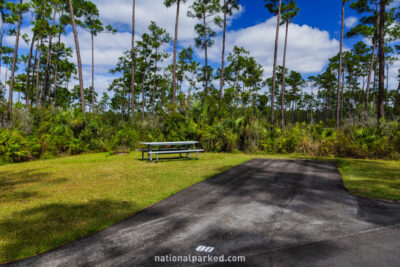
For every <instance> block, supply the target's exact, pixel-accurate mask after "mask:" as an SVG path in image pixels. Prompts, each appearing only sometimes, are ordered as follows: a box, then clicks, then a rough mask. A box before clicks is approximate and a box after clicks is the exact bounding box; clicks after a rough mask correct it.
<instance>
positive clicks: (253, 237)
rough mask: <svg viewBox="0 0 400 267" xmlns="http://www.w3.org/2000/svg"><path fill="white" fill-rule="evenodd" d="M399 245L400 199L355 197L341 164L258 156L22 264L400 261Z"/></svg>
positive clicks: (358, 263) (347, 263) (391, 263)
mask: <svg viewBox="0 0 400 267" xmlns="http://www.w3.org/2000/svg"><path fill="white" fill-rule="evenodd" d="M198 246H207V247H213V248H214V250H213V251H212V252H211V253H207V252H197V251H196V248H198ZM399 247H400V204H390V203H384V202H378V201H373V200H367V199H362V198H358V197H355V196H353V195H350V194H349V193H347V192H346V190H345V188H344V187H343V183H342V180H341V177H340V174H339V173H338V171H337V167H336V164H335V163H333V162H317V161H306V160H304V161H303V160H296V161H292V160H264V159H255V160H251V161H249V162H247V163H244V164H242V165H240V166H237V167H235V168H233V169H231V170H229V171H226V172H224V173H222V174H220V175H217V176H215V177H213V178H211V179H209V180H206V181H204V182H201V183H199V184H196V185H194V186H192V187H190V188H188V189H186V190H184V191H182V192H180V193H178V194H176V195H174V196H172V197H170V198H168V199H166V200H164V201H162V202H160V203H158V204H156V205H154V206H152V207H150V208H147V209H145V210H143V211H142V212H140V213H138V214H136V215H134V216H132V217H130V218H128V219H126V220H124V221H122V222H120V223H118V224H116V225H114V226H112V227H110V228H107V229H105V230H103V231H101V232H99V233H96V234H94V235H92V236H89V237H86V238H83V239H80V240H77V241H75V242H72V243H70V244H67V245H65V246H63V247H60V248H58V249H55V250H52V251H49V252H47V253H44V254H41V255H39V256H36V257H32V258H28V259H25V260H23V261H19V262H16V263H14V264H16V265H21V266H82V265H85V266H91V265H102V266H130V265H141V266H143V265H148V266H151V265H154V256H156V255H160V256H162V255H195V256H198V255H216V256H220V255H222V254H223V255H225V256H246V263H245V264H246V265H253V266H254V265H259V266H261V265H262V266H287V265H297V266H298V265H307V266H332V265H333V266H396V265H398V264H399V262H400V253H399ZM171 265H172V264H171ZM180 265H185V264H184V263H181V264H180Z"/></svg>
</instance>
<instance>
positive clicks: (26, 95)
mask: <svg viewBox="0 0 400 267" xmlns="http://www.w3.org/2000/svg"><path fill="white" fill-rule="evenodd" d="M35 36H36V33H33V37H32V41H31V48H30V50H29V56H28V67H27V69H26V79H25V100H26V107H29V81H30V76H29V74H30V72H31V61H32V54H33V47H34V45H35Z"/></svg>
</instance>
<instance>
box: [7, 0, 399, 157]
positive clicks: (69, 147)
mask: <svg viewBox="0 0 400 267" xmlns="http://www.w3.org/2000/svg"><path fill="white" fill-rule="evenodd" d="M184 2H186V0H165V8H176V11H177V17H176V30H175V33H168V32H167V31H166V30H165V29H163V28H162V26H160V25H157V24H156V23H155V22H151V24H150V25H149V26H148V31H147V32H146V33H144V34H143V35H142V36H141V38H140V39H139V40H135V35H134V33H135V0H133V1H132V14H133V16H132V48H131V49H130V50H129V51H126V52H125V53H124V54H123V55H121V57H120V59H119V61H118V64H117V65H116V66H115V67H114V68H112V69H111V70H110V73H111V74H113V75H115V79H114V80H113V82H112V83H111V85H110V86H109V88H108V91H109V93H108V94H107V93H103V95H98V93H97V91H96V88H95V84H94V80H95V79H94V75H95V72H94V60H95V55H94V52H93V50H92V59H93V60H92V79H91V81H84V79H83V75H82V63H81V55H80V49H79V36H78V31H77V28H83V29H85V30H86V31H88V32H89V33H90V35H91V42H92V48H93V44H94V42H95V40H96V36H97V35H98V34H100V33H108V34H114V33H115V32H116V29H114V27H113V26H112V25H104V24H103V23H102V21H101V20H100V16H99V11H98V8H97V6H96V5H95V4H94V3H92V2H90V1H85V0H49V1H41V0H31V1H23V0H19V1H4V0H2V1H0V17H1V36H0V62H1V64H2V68H3V73H0V75H4V76H5V80H6V83H5V84H4V83H1V84H0V126H1V128H0V163H6V162H20V161H26V160H31V159H35V158H51V157H54V156H57V155H63V154H64V155H65V154H72V155H74V154H78V153H82V152H99V151H102V152H105V151H115V150H123V151H130V150H133V149H135V148H137V147H138V142H140V141H167V140H168V141H174V140H199V141H200V142H201V145H202V146H203V147H204V148H205V149H206V150H207V151H218V152H238V151H244V152H252V153H300V154H306V155H310V156H342V157H360V158H390V159H400V122H399V118H400V70H399V77H398V78H399V85H398V87H397V88H390V87H389V81H388V79H389V71H388V70H389V66H390V65H392V64H393V63H394V62H395V61H396V60H398V58H397V56H398V54H399V52H400V46H399V45H398V43H399V42H398V41H399V39H400V7H398V6H396V5H393V1H391V0H353V1H350V0H343V1H339V0H337V4H338V5H341V6H342V7H343V12H342V24H341V33H342V34H341V45H340V51H338V54H337V55H336V56H334V57H332V58H330V60H329V64H328V66H327V67H326V69H325V70H324V71H323V72H321V73H320V74H319V75H316V76H310V77H307V78H304V77H303V76H302V74H301V73H299V72H297V71H296V70H291V69H288V68H287V67H286V53H287V52H286V51H287V46H288V32H289V31H288V29H289V27H290V25H291V20H292V19H293V18H294V17H296V16H297V14H298V13H299V12H301V10H299V8H298V6H297V4H296V1H295V0H287V1H286V0H283V1H282V0H265V1H264V3H263V2H262V1H259V2H257V3H256V2H254V4H255V5H260V7H263V6H265V8H266V9H265V11H266V12H269V13H271V14H272V15H273V16H276V19H277V29H276V36H274V37H275V57H274V58H275V60H274V65H273V73H272V75H271V73H265V71H264V69H263V67H262V66H261V65H260V63H259V62H257V61H256V59H255V58H254V57H253V56H252V55H251V54H250V52H249V51H248V50H246V47H234V49H233V50H232V51H226V49H225V40H226V36H225V35H226V28H227V17H228V16H230V15H232V13H233V12H234V11H235V10H237V9H239V1H238V0H224V1H220V0H194V1H192V4H191V6H190V11H189V12H188V13H187V14H180V5H181V4H182V3H184ZM346 5H349V6H350V7H351V8H352V9H354V10H356V11H357V12H358V13H359V15H360V17H361V19H360V20H359V23H358V24H357V25H356V26H354V27H353V28H352V29H350V30H349V31H347V32H344V10H345V9H344V7H345V6H346ZM338 15H339V14H338ZM180 16H189V17H190V18H193V19H194V20H196V21H197V22H198V23H197V24H196V26H195V28H194V29H193V30H194V31H195V32H196V35H197V37H196V39H195V45H196V48H197V49H201V50H202V51H204V58H205V60H204V64H202V63H200V62H198V61H197V60H196V57H195V56H194V49H195V48H194V47H186V48H184V49H181V50H180V51H178V49H177V42H178V38H179V37H178V36H177V32H178V27H179V17H180ZM25 17H29V18H31V17H32V19H31V20H30V23H31V24H32V36H31V37H29V36H28V35H26V34H22V33H21V24H22V22H23V20H24V19H25ZM5 25H6V26H7V27H6V28H7V29H8V30H7V31H6V30H5V27H4V26H5ZM279 25H284V29H286V31H284V32H283V33H282V32H279V29H280V27H279ZM216 27H221V28H222V29H223V42H222V43H221V44H220V43H216V42H214V40H215V37H216V32H215V28H216ZM71 30H72V31H73V33H74V39H75V52H76V54H75V53H74V50H73V49H72V48H71V47H68V46H67V45H66V44H64V43H63V42H62V41H61V40H62V39H61V36H62V35H65V34H66V33H67V32H68V31H71ZM280 34H284V36H285V45H284V56H283V62H278V60H277V53H278V38H279V35H280ZM6 36H13V37H15V45H14V46H13V47H7V46H5V45H4V42H3V40H4V38H5V37H6ZM355 36H361V37H362V38H363V40H365V41H360V42H357V43H356V44H355V45H354V46H353V48H352V49H351V50H349V51H347V50H346V51H345V50H344V49H343V38H353V37H355ZM265 38H271V37H269V36H265ZM20 42H26V43H27V44H29V47H30V49H29V51H28V53H26V54H23V53H19V50H18V49H19V47H20ZM170 43H173V44H174V52H173V54H172V55H170V53H168V52H167V51H166V47H167V45H168V44H170ZM217 45H218V46H219V45H221V46H222V54H221V65H220V67H218V68H213V67H212V66H210V64H208V50H209V49H210V47H212V46H217ZM73 57H76V58H77V64H74V63H72V62H73V60H72V59H73ZM168 57H173V64H171V65H168V66H167V67H161V66H164V65H165V64H164V62H165V61H166V60H167V59H168ZM4 69H5V72H6V73H4ZM0 71H1V69H0ZM74 80H78V81H79V84H78V85H76V86H72V85H71V84H76V83H74V82H73V81H74ZM90 82H91V84H90ZM85 85H86V87H85ZM88 85H89V86H88ZM87 86H88V87H87ZM6 94H7V95H6Z"/></svg>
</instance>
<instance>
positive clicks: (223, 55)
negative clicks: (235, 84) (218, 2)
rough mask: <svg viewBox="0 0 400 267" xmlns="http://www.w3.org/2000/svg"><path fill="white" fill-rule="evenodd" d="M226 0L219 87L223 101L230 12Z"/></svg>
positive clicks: (220, 99)
mask: <svg viewBox="0 0 400 267" xmlns="http://www.w3.org/2000/svg"><path fill="white" fill-rule="evenodd" d="M227 9H228V6H227V4H226V0H224V32H223V36H222V65H221V82H220V88H219V101H220V102H221V103H222V97H223V95H224V71H225V42H226V13H227V12H228V10H227Z"/></svg>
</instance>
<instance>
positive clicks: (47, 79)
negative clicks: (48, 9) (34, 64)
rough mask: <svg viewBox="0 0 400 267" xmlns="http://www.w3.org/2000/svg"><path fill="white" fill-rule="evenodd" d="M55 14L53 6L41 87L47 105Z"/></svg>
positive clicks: (55, 9)
mask: <svg viewBox="0 0 400 267" xmlns="http://www.w3.org/2000/svg"><path fill="white" fill-rule="evenodd" d="M56 14H57V8H56V7H55V8H54V12H53V21H52V23H51V31H50V35H49V49H48V50H47V62H46V70H45V74H44V87H43V91H44V99H43V103H44V106H46V105H47V97H48V95H49V91H50V90H49V88H50V67H51V49H52V46H53V28H54V25H55V23H56Z"/></svg>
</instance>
